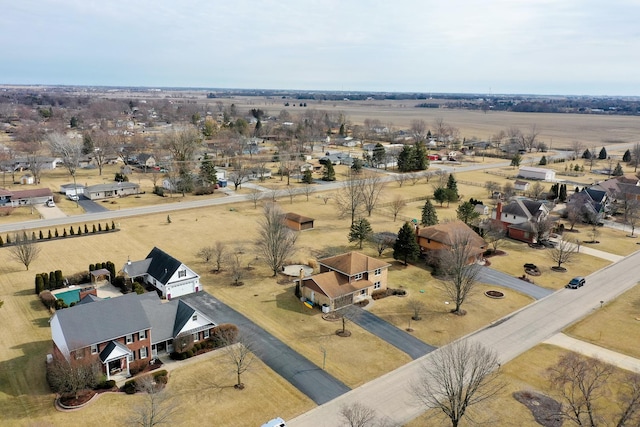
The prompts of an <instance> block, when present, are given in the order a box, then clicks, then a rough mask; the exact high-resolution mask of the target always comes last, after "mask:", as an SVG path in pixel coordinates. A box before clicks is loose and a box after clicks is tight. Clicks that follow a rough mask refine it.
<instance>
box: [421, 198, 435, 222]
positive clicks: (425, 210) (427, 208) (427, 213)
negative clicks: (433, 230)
mask: <svg viewBox="0 0 640 427" xmlns="http://www.w3.org/2000/svg"><path fill="white" fill-rule="evenodd" d="M437 223H438V215H437V213H436V208H435V207H434V206H433V204H432V203H431V200H430V199H427V201H426V202H424V206H423V207H422V221H421V222H420V224H422V225H423V226H425V227H428V226H430V225H436V224H437Z"/></svg>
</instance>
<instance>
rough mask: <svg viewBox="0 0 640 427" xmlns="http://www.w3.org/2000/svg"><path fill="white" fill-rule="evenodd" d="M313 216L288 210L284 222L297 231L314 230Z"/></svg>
mask: <svg viewBox="0 0 640 427" xmlns="http://www.w3.org/2000/svg"><path fill="white" fill-rule="evenodd" d="M313 221H314V219H313V218H309V217H308V216H303V215H299V214H297V213H293V212H288V213H286V214H285V216H284V223H285V225H286V226H287V227H289V228H290V229H292V230H295V231H304V230H313Z"/></svg>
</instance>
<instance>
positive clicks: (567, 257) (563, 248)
mask: <svg viewBox="0 0 640 427" xmlns="http://www.w3.org/2000/svg"><path fill="white" fill-rule="evenodd" d="M575 253H576V246H575V245H574V244H573V243H570V242H567V241H566V240H560V241H559V242H558V243H557V244H556V245H555V246H554V247H553V248H551V250H550V251H549V257H550V258H551V259H552V260H553V261H554V262H555V263H556V264H557V268H561V267H562V264H565V263H569V262H571V259H572V258H573V256H574V255H575Z"/></svg>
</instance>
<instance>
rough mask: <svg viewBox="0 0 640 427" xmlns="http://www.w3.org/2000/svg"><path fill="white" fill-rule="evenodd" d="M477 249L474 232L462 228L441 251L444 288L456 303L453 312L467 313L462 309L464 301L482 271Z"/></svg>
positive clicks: (454, 233)
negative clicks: (477, 260)
mask: <svg viewBox="0 0 640 427" xmlns="http://www.w3.org/2000/svg"><path fill="white" fill-rule="evenodd" d="M477 250H478V248H477V247H475V246H474V244H473V232H472V231H470V230H460V231H455V232H453V233H452V237H451V242H450V246H448V247H446V248H444V249H442V250H440V251H439V252H440V254H439V260H438V261H439V263H440V264H439V266H440V268H441V270H442V271H443V273H444V278H443V280H442V283H443V286H444V290H445V293H446V294H447V296H448V297H449V298H450V299H451V300H453V302H454V304H455V307H454V309H453V310H451V312H452V313H455V314H459V315H463V314H465V312H464V310H462V309H461V307H462V303H464V301H465V300H466V299H467V297H468V296H469V294H470V293H471V292H472V291H473V289H474V288H475V285H476V283H477V278H478V274H479V273H480V266H479V265H478V264H477V263H476V262H475V259H476V256H477V255H478V253H477Z"/></svg>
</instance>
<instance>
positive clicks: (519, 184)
mask: <svg viewBox="0 0 640 427" xmlns="http://www.w3.org/2000/svg"><path fill="white" fill-rule="evenodd" d="M513 188H514V190H516V191H527V190H528V189H529V182H527V181H522V180H519V179H516V182H514V183H513Z"/></svg>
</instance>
